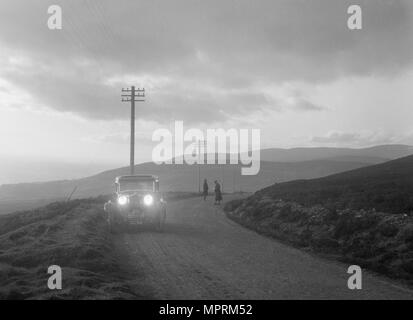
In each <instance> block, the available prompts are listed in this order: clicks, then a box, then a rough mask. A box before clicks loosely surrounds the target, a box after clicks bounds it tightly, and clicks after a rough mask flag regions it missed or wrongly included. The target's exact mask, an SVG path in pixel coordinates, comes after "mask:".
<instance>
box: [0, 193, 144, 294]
mask: <svg viewBox="0 0 413 320" xmlns="http://www.w3.org/2000/svg"><path fill="white" fill-rule="evenodd" d="M104 200H105V199H104V198H103V197H101V198H96V199H82V200H73V201H69V202H56V203H52V204H49V205H47V206H45V207H43V208H39V209H35V210H30V211H24V212H17V213H13V214H7V215H3V216H0V298H1V299H118V298H142V297H140V296H137V295H136V294H135V293H134V292H132V291H131V290H130V288H129V287H128V285H127V274H125V271H124V270H122V267H121V265H120V264H119V257H118V256H117V255H116V252H115V251H114V250H113V244H112V239H111V237H112V236H111V235H110V234H109V233H108V232H107V228H106V223H105V216H104V214H103V210H102V208H103V202H104ZM50 265H59V266H61V268H62V279H63V288H62V290H49V289H48V287H47V279H48V277H49V276H50V275H49V274H47V269H48V267H49V266H50Z"/></svg>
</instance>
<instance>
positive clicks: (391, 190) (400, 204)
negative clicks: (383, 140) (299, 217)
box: [258, 156, 413, 213]
mask: <svg viewBox="0 0 413 320" xmlns="http://www.w3.org/2000/svg"><path fill="white" fill-rule="evenodd" d="M258 194H260V195H266V196H270V197H271V198H281V199H285V200H293V201H297V202H298V203H300V204H303V205H306V206H308V205H315V204H323V205H329V206H334V207H336V208H346V207H348V208H355V209H371V208H375V209H377V210H381V211H385V212H390V213H402V212H412V211H413V156H407V157H403V158H400V159H396V160H392V161H389V162H386V163H383V164H378V165H373V166H369V167H365V168H359V169H355V170H351V171H348V172H343V173H339V174H335V175H331V176H328V177H324V178H320V179H313V180H297V181H291V182H287V183H283V184H276V185H273V186H271V187H268V188H265V189H263V190H261V191H259V192H258Z"/></svg>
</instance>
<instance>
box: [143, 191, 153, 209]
mask: <svg viewBox="0 0 413 320" xmlns="http://www.w3.org/2000/svg"><path fill="white" fill-rule="evenodd" d="M143 203H144V204H145V205H147V206H150V205H152V203H153V197H152V196H151V195H150V194H147V195H146V196H144V197H143Z"/></svg>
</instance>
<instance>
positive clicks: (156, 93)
mask: <svg viewBox="0 0 413 320" xmlns="http://www.w3.org/2000/svg"><path fill="white" fill-rule="evenodd" d="M53 3H54V4H60V5H61V6H62V8H63V30H59V31H50V30H48V29H47V27H46V21H47V7H48V6H49V5H50V2H49V1H43V0H38V1H30V2H29V1H22V0H12V1H11V0H3V1H2V2H1V4H0V44H1V45H2V47H4V48H6V49H7V51H6V53H5V55H6V56H7V55H9V56H10V55H12V56H23V57H29V58H30V59H31V64H29V65H24V66H21V65H15V66H13V68H12V69H8V68H7V63H4V65H3V64H2V69H3V70H0V76H2V77H4V78H5V79H6V80H9V81H11V82H13V83H14V84H15V85H17V86H19V87H21V88H23V89H25V90H27V91H29V92H30V93H31V94H32V95H33V97H34V98H36V99H37V100H39V101H40V102H42V103H45V104H47V105H48V106H50V107H52V108H55V109H57V110H60V111H69V112H75V113H77V114H80V115H82V116H85V117H90V118H101V119H110V118H123V117H125V118H126V117H127V116H128V112H127V110H126V109H127V108H126V106H125V110H124V112H122V111H120V110H122V109H121V108H122V105H121V103H120V102H119V101H120V97H119V95H120V92H119V90H120V88H121V87H122V86H126V85H130V84H133V83H131V82H130V81H126V80H120V81H118V82H116V83H115V84H112V85H108V84H107V82H105V81H106V80H108V79H111V78H113V77H119V76H123V75H131V77H132V78H133V76H135V77H136V78H137V79H145V76H149V77H150V78H152V79H155V80H154V81H153V85H151V86H148V83H147V82H146V81H145V80H142V81H141V83H136V85H145V86H146V87H147V90H148V98H147V102H145V103H144V104H141V105H139V112H138V114H137V115H138V117H142V118H149V119H151V120H155V121H163V120H168V119H182V120H186V121H192V122H208V121H215V120H225V119H226V118H228V117H231V116H232V115H240V114H241V115H242V114H248V113H250V112H251V110H252V109H254V110H262V109H274V110H283V109H285V106H283V105H281V106H280V105H279V103H278V102H277V101H272V100H271V99H270V98H269V97H268V96H267V95H265V94H264V93H263V92H262V91H261V90H260V89H259V88H260V86H261V85H265V84H268V83H271V84H277V83H284V82H288V81H297V80H299V81H304V82H311V83H313V82H326V81H332V80H334V79H337V78H340V77H347V76H364V75H386V76H392V75H395V74H398V73H399V72H402V71H404V70H406V68H408V67H409V66H410V65H411V63H412V59H413V52H412V51H413V45H412V43H413V39H412V33H411V31H412V21H413V19H412V16H411V15H412V5H411V4H410V2H409V1H408V0H405V1H402V0H400V1H391V0H386V1H384V0H370V1H368V0H363V1H361V0H359V1H358V4H359V5H361V6H362V9H363V30H361V31H350V30H348V29H347V26H346V21H347V17H348V15H347V7H348V6H349V5H351V4H353V2H352V1H342V0H340V1H338V0H336V1H325V0H312V1H304V0H288V1H287V0H282V1H272V0H271V1H270V0H269V1H259V2H256V1H251V0H248V1H247V0H236V1H235V0H232V1H201V0H193V1H183V0H182V1H181V0H179V1H178V0H173V1H161V0H151V1H126V0H123V1H109V0H101V1H86V0H84V1H76V2H75V1H54V2H53ZM140 77H141V78H140ZM157 77H158V78H159V77H161V78H166V79H167V81H166V83H164V84H162V83H161V84H160V83H159V82H158V81H156V79H157ZM136 82H138V81H136ZM257 88H258V89H257ZM292 109H294V110H296V111H304V110H305V111H317V110H322V109H324V107H322V106H318V105H316V104H314V103H312V102H311V101H309V100H308V99H307V98H306V97H300V98H296V99H295V103H294V105H293V107H292Z"/></svg>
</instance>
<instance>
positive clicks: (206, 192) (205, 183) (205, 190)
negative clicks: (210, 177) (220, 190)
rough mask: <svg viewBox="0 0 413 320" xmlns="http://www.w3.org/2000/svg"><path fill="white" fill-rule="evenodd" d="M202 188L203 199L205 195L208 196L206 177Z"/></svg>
mask: <svg viewBox="0 0 413 320" xmlns="http://www.w3.org/2000/svg"><path fill="white" fill-rule="evenodd" d="M203 190H204V192H203V195H204V201H205V200H206V198H207V196H208V182H207V179H204V187H203Z"/></svg>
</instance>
